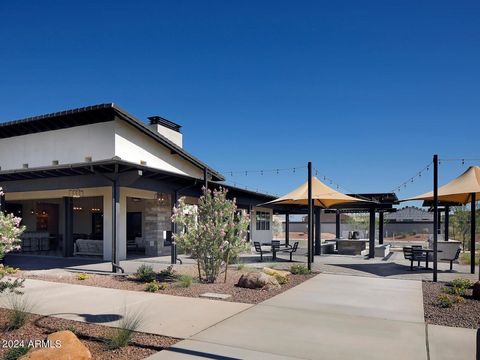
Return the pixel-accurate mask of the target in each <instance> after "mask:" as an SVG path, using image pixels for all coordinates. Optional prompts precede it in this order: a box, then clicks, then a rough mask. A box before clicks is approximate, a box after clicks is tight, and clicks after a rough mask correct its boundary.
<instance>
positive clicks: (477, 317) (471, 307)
mask: <svg viewBox="0 0 480 360" xmlns="http://www.w3.org/2000/svg"><path fill="white" fill-rule="evenodd" d="M445 286H446V283H444V282H438V283H434V282H431V281H424V282H423V307H424V311H425V321H426V322H427V323H429V324H434V325H444V326H453V327H463V328H470V329H477V328H479V327H480V301H478V300H474V299H473V298H472V291H471V290H468V293H467V295H466V296H465V297H464V298H465V301H464V302H457V303H454V304H453V306H452V307H450V308H442V307H440V306H439V301H438V296H439V295H440V294H443V292H442V289H443V288H444V287H445Z"/></svg>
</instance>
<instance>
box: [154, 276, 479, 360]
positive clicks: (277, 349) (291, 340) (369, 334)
mask: <svg viewBox="0 0 480 360" xmlns="http://www.w3.org/2000/svg"><path fill="white" fill-rule="evenodd" d="M429 328H430V326H429ZM457 330H460V332H461V333H459V332H458V331H457ZM464 330H466V331H464ZM426 331H427V328H426V326H425V323H424V314H423V300H422V284H421V282H419V281H410V280H393V279H379V278H364V277H358V276H343V275H329V274H320V275H318V276H316V277H315V278H313V279H310V280H308V281H306V282H305V283H303V284H301V285H299V286H297V287H295V288H292V289H290V290H288V291H286V292H285V293H282V294H280V295H278V296H276V297H274V298H271V299H269V300H267V301H265V302H263V303H261V304H259V305H257V306H255V307H252V308H250V309H248V310H246V311H244V312H241V313H239V314H237V315H235V316H233V317H231V318H229V319H227V320H225V321H222V322H220V323H218V324H217V325H215V326H212V327H211V328H208V329H206V330H204V331H202V332H200V333H199V334H197V335H194V336H192V337H191V338H189V339H188V340H186V341H182V342H180V343H178V344H176V345H175V346H173V347H172V348H170V349H168V350H165V351H162V352H159V353H157V354H155V355H153V356H151V357H150V358H149V359H150V360H154V359H200V358H209V359H227V360H231V359H275V360H276V359H366V360H367V359H372V360H374V359H386V358H388V359H399V360H400V359H401V360H403V359H419V360H420V359H421V360H427V359H430V360H443V359H474V358H475V357H474V354H475V346H474V342H473V341H472V335H473V334H474V333H475V332H474V331H473V330H472V331H469V330H468V329H454V328H445V327H434V328H433V329H432V330H431V334H430V337H429V338H430V339H431V342H432V343H431V344H430V349H429V351H430V358H429V357H428V354H427V337H426ZM449 337H450V338H451V339H452V340H451V341H449V340H448V339H449ZM460 337H462V340H461V341H459V342H456V340H455V339H457V338H460ZM445 347H449V350H448V351H445V350H444V348H445ZM451 354H455V357H453V358H452V357H450V355H451Z"/></svg>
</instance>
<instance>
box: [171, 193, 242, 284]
mask: <svg viewBox="0 0 480 360" xmlns="http://www.w3.org/2000/svg"><path fill="white" fill-rule="evenodd" d="M172 221H173V222H174V223H175V224H176V225H177V229H179V230H180V231H179V232H177V234H174V235H173V239H174V240H175V241H176V242H178V243H179V245H180V246H182V247H183V248H184V249H185V250H186V251H187V252H189V253H190V254H191V255H192V256H193V257H194V258H195V259H196V260H197V267H198V278H199V280H202V279H204V280H205V281H206V282H208V283H213V282H215V280H216V279H217V277H218V275H219V274H220V271H221V268H222V266H223V265H225V281H226V279H227V269H228V261H229V259H230V258H231V257H236V256H238V255H239V254H240V252H242V251H244V250H245V249H246V248H247V245H246V235H247V229H248V224H249V216H248V214H247V213H246V212H245V211H244V210H242V211H239V210H237V205H236V201H235V199H233V200H228V199H227V190H225V189H223V188H220V189H219V190H214V191H213V192H212V191H210V190H206V189H203V195H202V196H201V197H200V199H199V201H198V206H192V205H188V204H186V203H185V198H181V199H180V200H179V201H178V204H177V205H176V206H175V207H174V208H173V216H172Z"/></svg>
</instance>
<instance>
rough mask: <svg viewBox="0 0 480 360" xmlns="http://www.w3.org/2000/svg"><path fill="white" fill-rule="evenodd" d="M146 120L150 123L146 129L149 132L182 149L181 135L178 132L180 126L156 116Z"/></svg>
mask: <svg viewBox="0 0 480 360" xmlns="http://www.w3.org/2000/svg"><path fill="white" fill-rule="evenodd" d="M148 120H149V121H150V124H149V125H148V127H149V128H150V129H151V130H153V131H154V132H157V133H159V134H160V135H163V136H165V137H166V138H167V139H168V140H170V141H171V142H173V143H174V144H175V145H177V146H179V147H183V135H182V133H181V132H180V129H181V128H182V127H181V126H180V125H178V124H175V123H174V122H172V121H170V120H167V119H164V118H162V117H161V116H157V115H155V116H149V117H148Z"/></svg>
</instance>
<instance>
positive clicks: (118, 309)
mask: <svg viewBox="0 0 480 360" xmlns="http://www.w3.org/2000/svg"><path fill="white" fill-rule="evenodd" d="M24 292H25V296H27V297H28V298H29V299H30V300H31V302H32V303H33V305H34V306H33V309H32V312H33V313H36V314H40V315H49V316H57V317H60V318H64V319H70V320H77V321H85V322H91V323H100V324H102V325H108V326H115V325H116V323H117V321H118V320H119V319H120V318H121V317H122V316H123V315H124V314H125V313H127V314H128V313H131V314H137V313H138V314H140V315H141V316H142V317H143V319H144V321H143V323H142V324H141V327H140V329H139V331H143V332H149V333H153V334H159V335H166V336H172V337H177V338H183V339H184V338H188V337H190V336H192V335H194V334H197V333H198V332H200V331H202V330H205V329H207V328H209V327H210V326H212V325H214V324H216V323H218V322H219V321H222V320H225V319H227V318H229V317H231V316H232V315H235V314H238V313H240V312H242V311H244V310H246V309H248V308H249V307H251V306H252V305H249V304H239V303H233V302H225V301H217V300H208V299H199V298H188V297H180V296H172V295H162V294H150V293H144V292H139V291H127V290H117V289H107V288H101V287H93V286H85V285H73V284H62V283H55V282H48V281H41V280H31V279H27V280H26V281H25V289H24ZM7 296H8V295H2V296H0V301H2V303H3V302H5V301H6V300H7V299H6V297H7ZM2 306H4V307H7V306H5V304H4V305H2Z"/></svg>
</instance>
